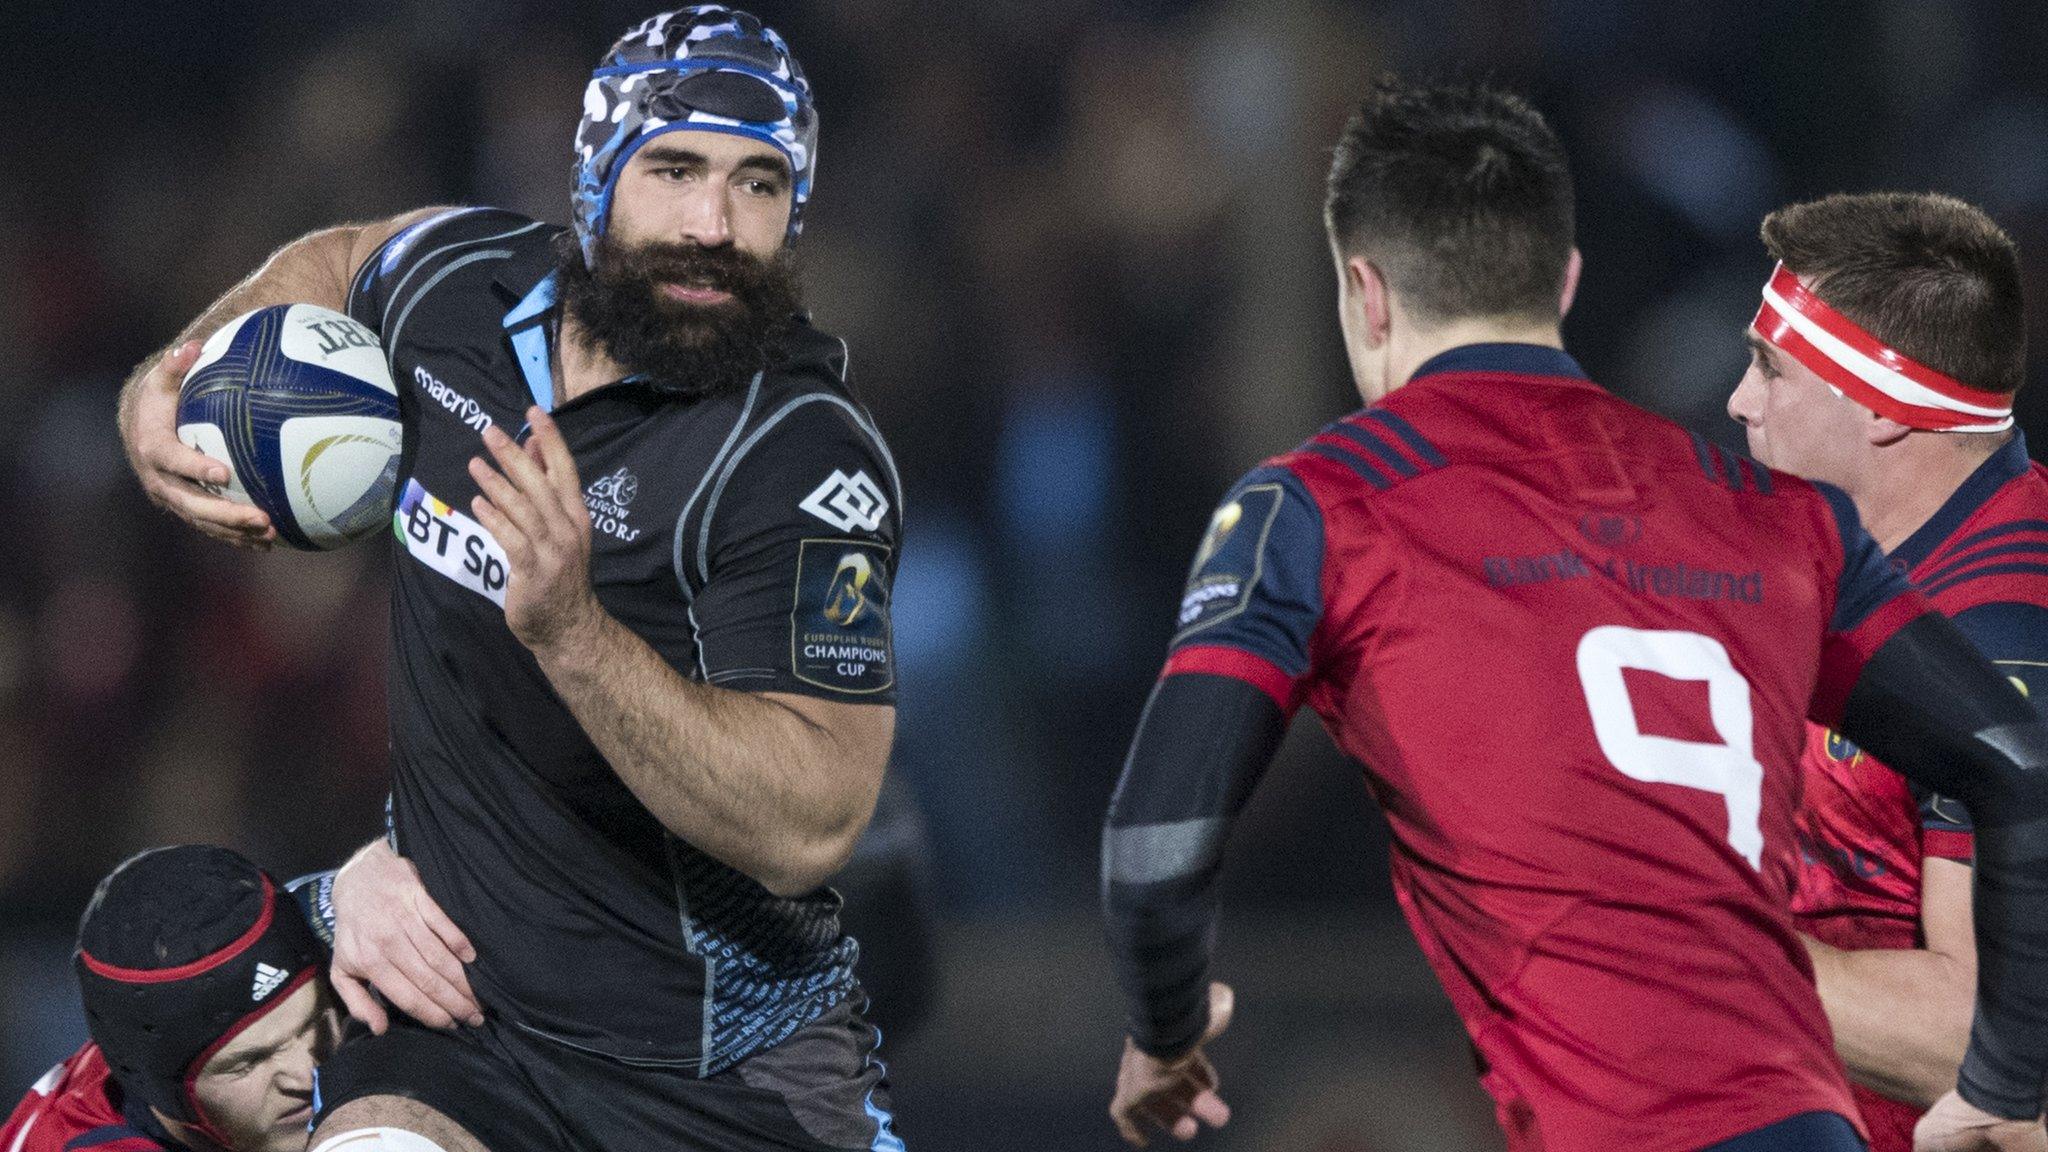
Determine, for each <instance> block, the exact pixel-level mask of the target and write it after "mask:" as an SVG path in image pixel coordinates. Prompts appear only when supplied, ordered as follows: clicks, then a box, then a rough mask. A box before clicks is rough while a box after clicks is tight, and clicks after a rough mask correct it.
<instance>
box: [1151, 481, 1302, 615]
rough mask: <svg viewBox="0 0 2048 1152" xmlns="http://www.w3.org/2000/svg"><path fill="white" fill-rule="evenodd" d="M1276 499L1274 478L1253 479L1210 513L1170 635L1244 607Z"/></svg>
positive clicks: (1277, 489) (1275, 512)
mask: <svg viewBox="0 0 2048 1152" xmlns="http://www.w3.org/2000/svg"><path fill="white" fill-rule="evenodd" d="M1280 500H1281V491H1280V486H1279V485H1278V484H1253V485H1251V486H1250V487H1247V488H1246V489H1245V490H1244V491H1242V492H1240V493H1238V495H1237V499H1235V500H1232V501H1231V502H1230V503H1228V504H1225V505H1224V506H1223V507H1221V508H1218V509H1217V510H1216V515H1215V516H1213V517H1211V518H1210V520H1209V531H1208V532H1207V533H1206V534H1205V535H1203V537H1202V546H1201V548H1200V549H1199V550H1198V551H1197V552H1196V553H1195V563H1194V567H1193V569H1192V570H1191V571H1189V573H1188V583H1187V587H1186V588H1185V589H1184V590H1183V591H1182V593H1181V598H1180V616H1179V617H1178V618H1177V619H1176V620H1175V621H1174V627H1175V628H1176V629H1177V631H1176V632H1175V634H1174V635H1175V638H1176V639H1178V638H1179V637H1182V636H1186V635H1187V634H1188V633H1190V632H1194V631H1196V630H1198V629H1201V628H1206V627H1208V626H1209V625H1211V624H1214V623H1217V622H1218V621H1221V620H1227V619H1229V618H1230V617H1232V616H1235V615H1237V614H1238V613H1240V612H1242V611H1244V607H1245V605H1246V604H1247V603H1249V602H1250V601H1251V594H1252V589H1253V588H1255V587H1257V586H1258V583H1259V575H1260V571H1259V570H1260V566H1261V564H1262V562H1263V560H1262V558H1263V556H1264V554H1265V550H1266V534H1267V533H1268V532H1271V531H1272V529H1273V520H1274V518H1275V517H1276V516H1278V515H1279V512H1280Z"/></svg>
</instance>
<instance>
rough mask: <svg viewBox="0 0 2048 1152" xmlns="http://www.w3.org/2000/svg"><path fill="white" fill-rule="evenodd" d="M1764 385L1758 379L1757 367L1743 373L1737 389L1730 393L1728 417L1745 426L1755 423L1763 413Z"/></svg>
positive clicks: (1736, 385) (1736, 386) (1737, 383)
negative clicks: (1761, 403) (1761, 404)
mask: <svg viewBox="0 0 2048 1152" xmlns="http://www.w3.org/2000/svg"><path fill="white" fill-rule="evenodd" d="M1762 393H1763V385H1762V384H1760V383H1758V381H1757V379H1756V369H1755V368H1751V369H1750V370H1749V371H1747V372H1744V373H1743V374H1742V379H1741V380H1739V381H1737V382H1736V384H1735V391H1733V392H1730V393H1729V394H1728V418H1729V419H1731V420H1733V421H1735V422H1736V423H1737V424H1740V425H1742V426H1743V427H1745V428H1748V427H1751V426H1753V425H1755V423H1756V420H1757V417H1758V415H1760V414H1761V412H1762V408H1761V406H1760V402H1761V400H1762Z"/></svg>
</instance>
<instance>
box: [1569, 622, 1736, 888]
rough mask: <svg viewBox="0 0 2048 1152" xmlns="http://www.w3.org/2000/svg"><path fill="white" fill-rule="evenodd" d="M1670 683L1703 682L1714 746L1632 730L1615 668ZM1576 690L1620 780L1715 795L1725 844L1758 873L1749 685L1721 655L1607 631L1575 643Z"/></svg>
mask: <svg viewBox="0 0 2048 1152" xmlns="http://www.w3.org/2000/svg"><path fill="white" fill-rule="evenodd" d="M1624 668H1636V669H1640V670H1642V671H1645V672H1655V673H1657V674H1658V675H1660V676H1669V677H1671V678H1672V679H1675V680H1705V681H1706V682H1707V711H1708V714H1709V715H1710V716H1711V717H1712V718H1713V722H1714V731H1715V733H1716V734H1718V735H1719V736H1720V737H1721V742H1720V743H1719V744H1699V743H1695V742H1693V741H1691V740H1678V739H1674V738H1672V737H1669V736H1649V735H1645V734H1644V733H1643V732H1642V731H1641V729H1639V728H1638V727H1637V725H1636V710H1635V704H1634V703H1633V702H1632V701H1630V700H1629V696H1628V683H1627V681H1626V680H1624V679H1623V677H1622V674H1621V673H1622V669H1624ZM1579 683H1580V684H1581V685H1582V686H1583V687H1584V688H1585V690H1586V707H1587V709H1588V710H1589V711H1590V712H1591V713H1592V715H1593V734H1594V736H1595V737H1597V738H1598V739H1599V741H1600V751H1601V752H1602V753H1604V754H1605V755H1606V756H1607V760H1608V762H1609V763H1611V764H1613V765H1614V767H1615V768H1616V769H1618V770H1619V771H1620V772H1621V774H1622V775H1624V776H1627V777H1629V778H1631V779H1634V780H1641V781H1644V782H1645V783H1649V784H1678V785H1682V786H1684V787H1687V788H1699V789H1702V790H1704V791H1707V792H1716V793H1719V794H1720V795H1721V796H1722V798H1723V799H1725V800H1726V801H1727V802H1728V843H1729V845H1730V846H1731V847H1733V848H1734V849H1735V850H1736V851H1737V852H1740V853H1742V856H1743V858H1744V859H1746V860H1748V861H1749V865H1750V867H1752V868H1757V869H1761V868H1762V867H1763V854H1764V834H1763V827H1762V824H1761V818H1762V811H1763V787H1764V766H1763V765H1762V764H1760V763H1758V762H1757V758H1756V729H1755V721H1754V718H1753V716H1752V713H1751V709H1750V700H1749V681H1748V680H1745V679H1743V676H1742V673H1740V672H1737V671H1736V670H1735V665H1734V664H1733V663H1731V662H1730V661H1729V659H1728V650H1727V649H1726V648H1724V647H1722V646H1721V642H1720V641H1718V640H1715V639H1714V638H1713V637H1711V636H1702V635H1700V634H1699V633H1697V632H1648V631H1644V630H1642V629H1640V628H1624V627H1621V626H1620V625H1614V624H1608V625H1602V626H1601V627H1598V628H1595V629H1593V630H1592V631H1591V632H1588V633H1586V634H1585V636H1583V637H1581V638H1580V639H1579Z"/></svg>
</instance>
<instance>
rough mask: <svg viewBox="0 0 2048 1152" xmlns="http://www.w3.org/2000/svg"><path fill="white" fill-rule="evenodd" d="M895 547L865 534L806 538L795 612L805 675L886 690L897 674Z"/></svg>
mask: <svg viewBox="0 0 2048 1152" xmlns="http://www.w3.org/2000/svg"><path fill="white" fill-rule="evenodd" d="M888 564H889V550H888V548H886V547H884V546H883V545H880V544H873V543H868V542H865V541H860V540H805V541H803V542H802V543H801V544H799V545H798V550H797V562H796V605H795V608H794V610H793V611H792V612H791V613H790V648H791V666H792V667H793V668H794V669H795V670H796V676H797V679H799V680H802V681H803V682H805V683H806V684H816V685H818V686H819V687H821V688H830V689H832V690H834V691H837V692H856V693H864V692H880V691H882V690H884V689H886V688H888V687H889V686H890V685H892V684H894V683H895V682H896V669H895V660H894V656H893V654H892V652H891V644H890V634H889V569H888Z"/></svg>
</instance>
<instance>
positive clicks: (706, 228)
mask: <svg viewBox="0 0 2048 1152" xmlns="http://www.w3.org/2000/svg"><path fill="white" fill-rule="evenodd" d="M706 184H707V185H711V186H707V187H705V188H704V189H702V190H701V191H700V192H698V194H697V195H695V196H693V197H691V198H690V210H689V213H688V215H686V216H684V218H683V236H682V238H683V239H684V240H687V241H689V242H691V243H693V244H698V245H701V246H703V247H705V248H722V247H724V246H725V245H727V244H729V243H731V242H732V207H731V204H730V202H729V200H728V198H727V196H726V194H725V191H724V189H723V188H720V187H717V186H716V185H715V182H712V181H706Z"/></svg>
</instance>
